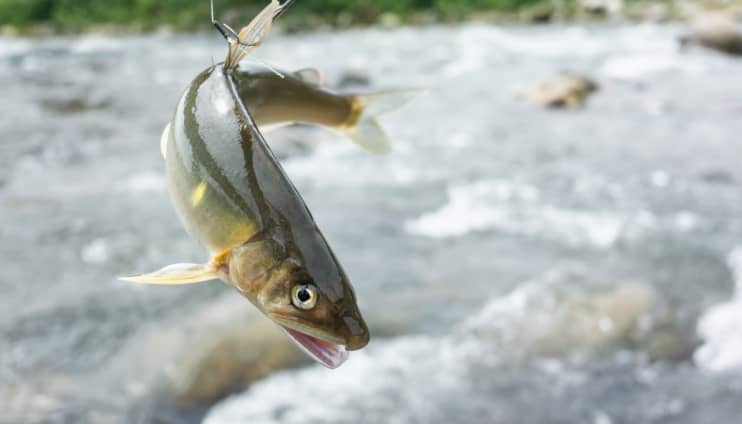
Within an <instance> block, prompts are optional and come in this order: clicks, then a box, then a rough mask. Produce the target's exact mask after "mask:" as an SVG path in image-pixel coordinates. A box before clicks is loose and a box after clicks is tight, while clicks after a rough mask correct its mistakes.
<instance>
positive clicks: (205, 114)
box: [122, 0, 370, 368]
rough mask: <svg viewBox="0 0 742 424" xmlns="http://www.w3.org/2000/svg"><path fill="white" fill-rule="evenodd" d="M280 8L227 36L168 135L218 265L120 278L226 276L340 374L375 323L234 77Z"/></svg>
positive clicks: (181, 182)
mask: <svg viewBox="0 0 742 424" xmlns="http://www.w3.org/2000/svg"><path fill="white" fill-rule="evenodd" d="M287 3H288V2H285V3H284V5H285V4H287ZM281 7H282V5H281V4H279V3H278V2H277V1H276V0H273V1H271V3H270V4H269V5H268V6H266V8H265V9H264V10H263V11H262V12H261V13H260V14H259V15H258V16H257V17H256V18H255V19H254V20H253V21H252V22H251V23H250V24H249V25H248V26H247V27H245V28H247V29H248V30H246V29H245V28H243V29H242V30H241V31H240V33H239V36H237V35H234V36H233V35H231V34H233V33H234V32H233V31H231V30H229V29H227V30H224V33H227V35H228V36H227V37H226V38H227V39H228V41H229V42H230V49H229V53H228V56H227V59H226V60H225V61H224V62H223V63H218V64H215V65H212V66H210V67H208V68H206V69H205V70H204V71H202V72H201V73H200V74H199V75H198V76H196V78H195V79H194V80H193V81H192V82H191V83H190V84H189V85H188V87H187V88H186V90H185V92H184V93H183V95H182V97H181V98H180V101H179V102H178V105H177V107H176V110H175V113H174V115H173V118H172V119H171V121H170V123H169V124H168V125H167V127H166V130H165V131H164V132H163V134H162V142H163V143H164V145H165V146H166V147H165V149H166V151H167V154H166V155H165V164H166V174H167V181H168V190H169V192H170V195H171V199H172V201H173V204H174V205H175V209H176V211H177V212H178V215H179V217H180V218H181V220H182V222H183V224H184V225H185V227H186V228H187V229H188V231H189V233H190V234H192V235H193V236H194V237H195V238H196V239H197V240H198V241H199V242H200V243H201V244H202V245H204V246H205V247H206V248H207V249H208V251H209V252H210V254H211V258H210V260H209V261H208V262H206V263H204V264H193V263H179V264H174V265H169V266H166V267H164V268H161V269H160V270H157V271H155V272H151V273H147V274H143V275H139V276H132V277H123V278H122V279H123V280H125V281H131V282H137V283H148V284H189V283H198V282H202V281H210V280H214V279H220V280H222V281H224V282H226V283H227V284H229V285H232V286H233V287H234V288H235V289H236V290H237V291H238V292H239V293H241V294H242V295H243V296H244V297H246V298H247V299H248V300H249V301H250V302H251V303H252V304H253V305H255V307H257V308H258V310H260V311H261V312H262V313H263V314H264V315H266V316H267V317H268V318H270V319H271V320H272V321H273V322H275V323H276V324H278V325H279V327H280V328H281V329H282V330H283V331H284V332H285V333H286V334H287V335H288V336H289V338H290V339H292V340H293V341H294V342H295V343H296V344H297V345H298V346H299V347H300V348H302V349H303V350H304V351H305V352H306V353H307V354H308V355H309V356H310V357H312V358H313V359H314V360H316V361H317V362H319V363H320V364H322V365H324V366H326V367H328V368H337V367H338V366H340V365H341V364H342V363H343V362H344V361H345V360H346V359H347V357H348V352H349V351H353V350H358V349H361V348H363V347H364V346H366V345H367V344H368V342H369V339H370V335H369V330H368V326H367V325H366V323H365V321H364V319H363V317H362V315H361V312H360V310H359V308H358V305H357V301H356V295H355V292H354V290H353V287H352V285H351V282H350V280H349V278H348V276H347V275H346V273H345V271H344V270H343V268H342V266H341V265H340V263H339V261H338V259H337V258H336V256H335V254H334V253H333V251H332V250H331V248H330V246H329V244H328V243H327V240H326V239H325V237H324V236H323V234H322V233H321V231H320V230H319V228H318V226H317V224H316V223H315V221H314V219H313V217H312V214H311V212H310V211H309V209H308V208H307V206H306V204H305V203H304V201H303V199H302V198H301V196H300V194H299V192H298V191H297V190H296V188H295V187H294V185H293V184H292V183H291V181H290V180H289V178H288V177H287V175H286V174H285V172H284V171H283V169H282V168H281V165H280V163H279V162H278V161H277V159H276V157H275V155H274V154H273V152H272V151H271V149H270V147H269V145H268V144H267V142H266V140H265V138H264V137H263V135H262V133H261V132H260V131H259V129H258V127H257V124H256V122H255V120H254V119H253V116H252V114H251V113H250V112H249V111H248V109H247V108H246V106H245V104H244V102H243V101H242V99H241V98H240V95H239V87H238V83H237V78H236V67H237V64H238V63H239V59H240V57H244V54H245V51H244V49H243V48H242V47H241V46H243V45H245V46H254V45H258V44H259V43H260V42H261V41H262V39H263V38H264V37H265V35H266V34H267V30H266V28H267V27H269V26H270V23H271V21H272V19H274V18H275V16H277V15H278V14H279V13H281V12H282V9H281ZM215 26H216V24H215ZM225 27H226V26H225ZM217 28H219V27H218V26H217ZM226 28H228V27H226ZM250 28H252V30H250ZM251 31H252V32H251ZM220 32H222V30H220Z"/></svg>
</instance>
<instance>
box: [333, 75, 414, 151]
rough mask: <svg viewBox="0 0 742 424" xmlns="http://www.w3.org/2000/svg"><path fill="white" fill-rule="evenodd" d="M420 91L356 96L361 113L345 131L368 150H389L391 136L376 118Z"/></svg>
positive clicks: (396, 107) (397, 106)
mask: <svg viewBox="0 0 742 424" xmlns="http://www.w3.org/2000/svg"><path fill="white" fill-rule="evenodd" d="M418 92H419V91H418V90H405V91H389V92H384V93H376V94H368V95H359V96H354V97H355V101H357V102H359V103H360V107H359V109H360V110H361V115H360V116H359V117H358V120H357V121H356V122H355V125H351V126H348V127H346V128H344V129H343V132H344V133H345V135H347V136H348V137H349V138H350V139H351V140H353V141H354V142H356V143H357V144H358V145H360V146H361V147H363V148H364V149H366V150H368V151H371V152H374V153H380V154H384V153H387V152H389V149H390V147H391V145H390V142H389V138H388V137H387V135H386V133H385V132H384V130H383V129H382V128H381V125H379V122H378V121H377V120H376V118H377V117H378V116H379V115H381V114H384V113H387V112H391V111H393V110H395V109H399V108H400V107H402V106H404V105H405V104H406V103H407V102H409V101H410V100H412V98H413V97H414V96H415V95H416V94H417V93H418Z"/></svg>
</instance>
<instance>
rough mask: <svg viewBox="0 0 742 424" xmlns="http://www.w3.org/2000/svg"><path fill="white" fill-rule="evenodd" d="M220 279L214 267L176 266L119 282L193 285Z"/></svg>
mask: <svg viewBox="0 0 742 424" xmlns="http://www.w3.org/2000/svg"><path fill="white" fill-rule="evenodd" d="M217 278H219V275H218V274H217V273H216V269H215V267H214V266H213V265H211V264H207V265H202V264H174V265H168V266H166V267H164V268H162V269H159V270H157V271H155V272H151V273H149V274H142V275H137V276H133V277H119V280H123V281H129V282H132V283H143V284H165V285H168V284H192V283H200V282H202V281H208V280H214V279H217Z"/></svg>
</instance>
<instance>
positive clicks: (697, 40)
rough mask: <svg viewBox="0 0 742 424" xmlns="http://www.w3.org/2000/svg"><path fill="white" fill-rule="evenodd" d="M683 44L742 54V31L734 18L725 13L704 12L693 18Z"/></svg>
mask: <svg viewBox="0 0 742 424" xmlns="http://www.w3.org/2000/svg"><path fill="white" fill-rule="evenodd" d="M679 41H680V43H681V45H682V46H686V45H689V44H697V45H700V46H704V47H707V48H710V49H713V50H717V51H720V52H724V53H727V54H732V55H742V31H740V29H739V28H738V27H737V24H736V23H735V21H734V19H733V18H732V17H731V16H729V15H726V14H723V13H708V14H703V15H700V16H698V17H696V18H695V19H693V20H692V21H691V22H690V24H689V28H688V33H687V34H685V35H683V36H681V37H680V38H679Z"/></svg>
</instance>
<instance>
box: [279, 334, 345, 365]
mask: <svg viewBox="0 0 742 424" xmlns="http://www.w3.org/2000/svg"><path fill="white" fill-rule="evenodd" d="M279 326H280V327H281V329H282V330H283V331H284V333H286V335H288V336H289V338H290V339H291V340H292V341H293V342H294V343H296V345H297V346H299V347H300V348H301V350H303V351H304V353H306V354H307V355H309V356H310V357H311V358H312V359H314V360H315V361H317V362H319V363H320V364H322V365H324V366H326V367H327V368H330V369H334V368H337V367H339V366H340V365H342V364H343V362H345V360H346V359H348V351H347V350H345V346H344V345H341V344H338V343H335V342H332V341H330V340H326V339H321V338H319V337H315V336H312V335H309V334H307V333H304V332H301V331H299V330H295V329H293V328H289V327H286V326H285V325H281V324H279Z"/></svg>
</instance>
